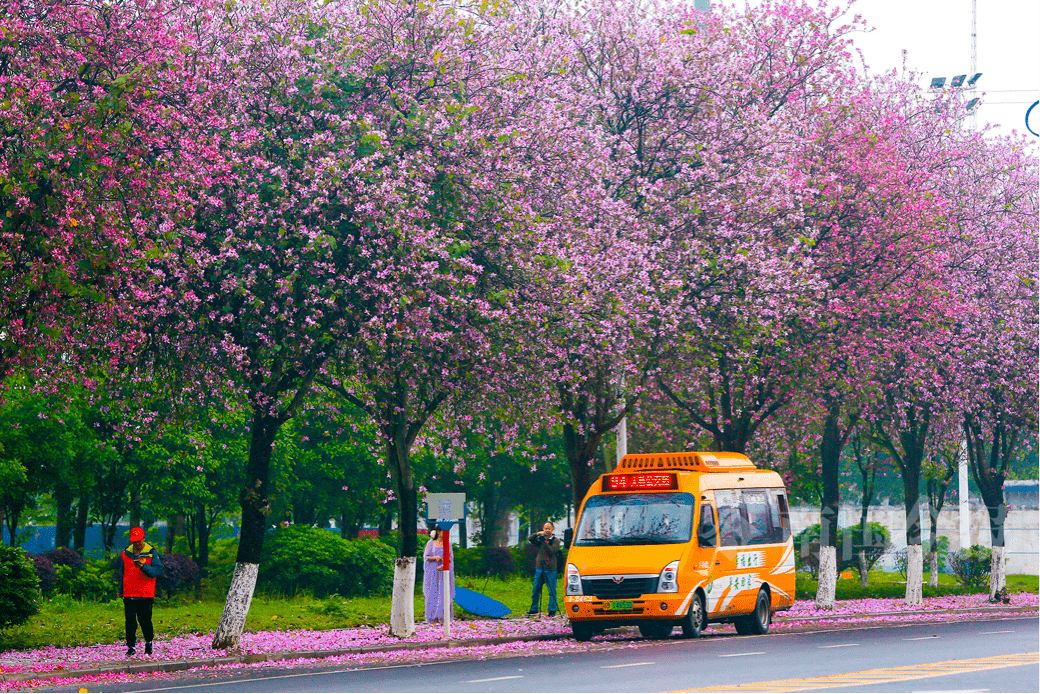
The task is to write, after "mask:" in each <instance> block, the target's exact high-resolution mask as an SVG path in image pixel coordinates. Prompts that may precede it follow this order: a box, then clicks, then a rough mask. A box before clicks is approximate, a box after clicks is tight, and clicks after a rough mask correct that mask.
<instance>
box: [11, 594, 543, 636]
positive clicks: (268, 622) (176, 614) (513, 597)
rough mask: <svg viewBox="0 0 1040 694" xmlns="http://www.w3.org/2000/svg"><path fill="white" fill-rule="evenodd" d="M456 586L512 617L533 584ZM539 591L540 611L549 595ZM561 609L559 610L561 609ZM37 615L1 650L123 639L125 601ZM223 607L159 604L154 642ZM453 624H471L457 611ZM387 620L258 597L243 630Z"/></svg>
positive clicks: (379, 609)
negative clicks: (485, 598)
mask: <svg viewBox="0 0 1040 694" xmlns="http://www.w3.org/2000/svg"><path fill="white" fill-rule="evenodd" d="M456 585H460V586H463V587H465V588H469V589H471V590H476V591H478V592H482V593H484V594H485V595H487V596H489V597H492V598H494V599H495V600H498V601H500V602H502V603H504V604H505V605H507V606H508V607H509V608H510V609H512V610H513V614H512V615H510V616H514V615H519V614H521V613H524V612H526V611H527V610H528V609H529V608H530V606H531V579H530V578H522V577H511V578H508V579H505V580H499V579H491V580H490V581H485V579H483V578H480V579H476V578H466V577H464V576H460V577H458V578H457V579H456ZM557 585H558V592H557V594H558V595H559V596H560V601H561V602H562V597H563V579H562V578H561V579H560V581H559V582H558V584H557ZM416 592H417V593H418V595H417V596H416V598H415V616H416V619H417V620H419V621H421V620H422V618H423V610H424V603H423V598H422V586H421V585H419V586H417V591H416ZM546 592H547V591H545V590H544V589H543V590H542V605H543V609H545V607H546V606H547V604H548V596H547V595H546ZM561 607H562V605H561ZM40 608H41V609H40V612H39V614H37V615H36V616H35V617H33V618H32V619H30V620H29V622H27V623H26V624H23V625H22V626H19V627H10V628H8V629H5V630H0V651H5V650H11V649H14V650H24V649H28V648H41V647H44V646H70V645H80V644H94V643H115V642H117V641H121V640H122V639H123V601H122V600H113V601H111V602H87V601H79V600H74V599H71V598H68V597H66V596H57V597H55V598H51V599H48V600H44V601H43V603H42V604H41V606H40ZM223 610H224V602H223V600H220V599H215V598H210V599H205V600H201V601H195V600H191V599H186V598H174V599H172V600H157V601H156V604H155V608H154V611H153V614H152V622H153V624H154V626H155V633H156V637H157V638H162V637H163V636H176V635H178V634H190V633H195V632H210V631H212V630H213V629H215V628H216V626H217V624H218V623H219V622H220V615H221V613H222V612H223ZM455 618H456V619H473V617H472V616H470V615H468V614H467V613H464V612H463V611H462V610H460V609H459V608H458V606H455ZM389 621H390V598H389V597H369V598H341V597H338V596H334V597H330V598H326V599H323V600H322V599H317V598H314V597H311V596H309V595H297V596H295V597H292V598H287V597H281V596H276V595H263V594H257V595H256V596H254V598H253V602H252V604H251V605H250V608H249V617H248V619H247V620H246V630H247V631H268V630H282V631H287V630H293V629H336V628H348V627H357V626H368V625H375V624H386V623H388V622H389Z"/></svg>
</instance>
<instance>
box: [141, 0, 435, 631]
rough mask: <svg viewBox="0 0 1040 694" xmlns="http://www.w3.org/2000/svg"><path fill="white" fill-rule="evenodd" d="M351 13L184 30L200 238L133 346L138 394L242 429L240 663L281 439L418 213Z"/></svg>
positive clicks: (301, 6)
mask: <svg viewBox="0 0 1040 694" xmlns="http://www.w3.org/2000/svg"><path fill="white" fill-rule="evenodd" d="M354 9H355V8H351V7H348V6H347V5H345V4H335V5H329V6H326V7H324V8H321V9H316V8H314V7H313V6H312V5H311V4H310V3H307V2H298V1H296V0H279V1H276V2H263V3H260V2H257V3H239V4H236V5H233V6H227V7H215V8H212V9H208V8H205V7H203V8H200V9H197V10H195V11H192V12H190V13H187V14H186V15H185V17H184V18H183V23H184V25H185V26H191V27H192V33H193V35H195V36H197V37H198V39H197V41H198V45H197V47H196V49H195V52H194V53H193V54H192V58H193V62H192V63H191V66H190V68H191V69H190V70H187V71H186V72H187V76H186V79H187V80H188V82H189V87H190V90H189V93H191V94H192V95H193V96H192V100H191V101H189V102H187V103H186V104H184V105H182V108H183V110H184V111H185V112H186V113H190V114H191V115H192V117H193V119H194V120H193V121H192V122H191V123H190V125H191V127H192V130H191V131H190V133H191V135H192V136H193V140H192V146H193V147H194V152H195V154H196V155H197V159H196V161H197V162H198V170H197V171H196V172H195V173H194V174H193V180H194V181H195V183H196V185H197V192H196V193H195V194H194V196H193V199H192V204H193V211H194V215H193V219H192V223H191V225H190V226H187V227H186V228H183V229H181V230H180V231H181V233H180V235H179V236H178V237H177V239H176V244H175V248H174V250H173V251H172V252H170V253H168V254H166V255H163V256H162V257H160V258H157V259H156V260H154V261H153V262H152V264H151V270H152V276H151V277H150V278H149V279H150V281H149V282H148V283H147V284H145V285H144V286H145V289H144V290H143V291H142V292H141V298H140V304H139V305H140V306H141V310H140V319H141V321H142V322H141V324H140V325H139V330H138V333H137V335H139V336H141V337H140V339H145V338H147V344H146V349H145V350H144V355H145V357H144V359H145V360H146V361H147V364H148V365H149V366H150V367H151V368H152V371H153V373H154V374H155V375H154V376H152V377H150V378H149V379H148V380H142V381H140V382H139V390H140V391H142V392H144V394H145V396H147V397H152V398H154V397H155V396H156V394H157V393H158V392H159V391H160V390H161V389H162V388H167V389H168V391H170V392H169V398H168V399H169V401H171V402H172V403H174V404H177V403H181V404H189V403H190V402H191V401H192V400H208V399H213V398H224V399H226V400H228V401H229V404H231V405H232V406H238V405H241V406H243V407H245V408H246V409H247V411H248V413H249V414H248V431H249V437H250V443H249V449H248V460H247V463H246V466H245V474H244V478H245V483H244V486H243V488H242V489H241V491H240V494H239V503H240V506H241V512H242V531H241V535H240V539H239V548H238V555H237V562H236V567H235V572H234V576H233V578H232V582H231V586H230V588H229V592H228V600H227V603H226V606H225V610H224V614H223V616H222V618H221V623H220V625H219V627H218V629H217V631H216V634H215V636H214V640H213V646H214V648H232V647H235V646H236V645H237V644H238V641H239V638H240V636H241V633H242V629H243V626H244V623H245V618H246V615H247V614H248V609H249V603H250V601H251V598H252V593H253V589H254V586H255V581H256V575H257V569H258V564H259V561H260V555H261V550H262V546H263V538H264V533H265V531H266V530H267V528H268V526H269V521H268V512H269V510H270V503H271V498H270V495H271V493H272V492H271V489H270V488H269V483H270V470H271V458H272V452H273V448H274V445H275V439H276V437H277V434H278V432H279V430H280V429H281V427H282V426H283V425H284V424H285V423H286V422H287V421H289V419H290V418H292V417H294V416H296V415H297V414H298V413H299V412H300V411H301V410H302V409H303V408H304V407H305V405H306V404H307V403H308V401H309V397H310V394H311V391H312V389H313V387H314V384H315V380H316V379H317V377H318V376H319V375H320V374H321V373H322V372H323V370H324V369H325V368H326V366H327V365H328V362H329V360H330V359H332V358H333V357H335V356H339V355H341V354H342V353H343V350H344V349H345V348H344V345H345V343H346V341H347V340H348V339H350V338H353V337H354V336H356V335H358V334H359V332H360V331H361V329H362V321H363V320H367V319H369V318H370V317H371V315H372V314H371V312H369V311H367V310H366V309H369V308H370V307H372V306H374V305H378V304H379V303H380V302H382V301H383V300H384V299H385V296H386V293H387V292H386V290H385V289H384V287H383V285H382V284H381V283H380V282H381V278H380V273H381V272H382V271H383V270H384V269H385V268H383V267H382V265H381V261H382V259H381V258H380V256H379V255H378V249H379V248H380V247H381V246H382V247H383V248H386V247H393V246H394V245H395V243H396V240H397V236H396V230H398V229H402V228H404V227H405V225H407V224H409V219H408V217H409V215H411V214H412V213H413V211H414V210H413V208H412V206H411V204H410V203H411V201H412V200H414V198H413V197H412V196H411V193H410V188H411V186H412V181H411V180H410V176H411V175H414V169H413V170H406V169H400V170H399V169H397V168H396V167H395V165H394V164H395V163H396V161H398V160H396V159H395V158H394V157H401V158H402V159H404V160H407V158H408V157H409V156H410V154H409V153H410V152H411V153H414V154H416V156H418V157H420V158H421V145H420V144H419V143H417V142H412V143H406V144H413V145H415V146H416V149H414V150H409V149H408V147H402V149H401V150H396V151H394V152H392V153H388V151H387V148H386V147H385V139H386V132H385V131H384V130H383V127H384V126H385V125H386V122H385V121H381V120H380V119H378V118H376V117H373V116H372V113H373V112H375V111H381V112H382V113H384V114H385V113H387V112H389V113H396V114H397V115H398V116H400V112H399V111H397V110H396V105H394V104H392V103H390V104H386V103H382V100H383V99H385V98H386V97H387V96H388V95H387V93H386V91H383V90H381V89H378V88H376V87H374V86H373V83H372V82H370V78H371V72H370V71H371V70H373V69H374V67H377V66H373V65H372V64H371V63H366V62H365V58H366V56H365V55H364V52H363V51H362V49H361V48H360V47H356V46H357V44H356V43H355V41H354V37H357V36H358V35H359V31H358V25H359V24H360V25H362V26H363V25H364V20H362V19H361V14H360V13H359V12H355V11H354ZM391 154H392V155H393V156H391ZM130 339H134V338H133V336H131V338H130Z"/></svg>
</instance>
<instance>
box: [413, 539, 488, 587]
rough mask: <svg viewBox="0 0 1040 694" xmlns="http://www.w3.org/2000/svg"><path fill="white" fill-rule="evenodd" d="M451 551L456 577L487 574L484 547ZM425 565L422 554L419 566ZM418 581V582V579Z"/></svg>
mask: <svg viewBox="0 0 1040 694" xmlns="http://www.w3.org/2000/svg"><path fill="white" fill-rule="evenodd" d="M451 549H452V553H451V554H452V561H453V562H454V563H455V575H456V576H483V575H484V574H485V573H486V572H485V570H484V552H483V550H484V548H483V547H469V548H467V549H460V548H456V547H452V548H451ZM424 563H425V562H423V560H422V556H421V553H420V556H419V566H422V565H423V564H424ZM416 580H417V581H418V579H416Z"/></svg>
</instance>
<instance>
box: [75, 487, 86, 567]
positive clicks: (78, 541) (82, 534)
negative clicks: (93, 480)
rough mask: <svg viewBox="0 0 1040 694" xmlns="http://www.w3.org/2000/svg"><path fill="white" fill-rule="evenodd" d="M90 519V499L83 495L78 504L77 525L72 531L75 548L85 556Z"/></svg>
mask: <svg viewBox="0 0 1040 694" xmlns="http://www.w3.org/2000/svg"><path fill="white" fill-rule="evenodd" d="M89 517H90V497H89V496H88V495H86V494H83V495H82V496H80V497H79V501H78V502H77V504H76V525H75V527H74V528H73V531H72V545H73V548H74V549H75V550H76V551H77V552H79V553H80V554H83V550H84V549H85V546H86V544H87V521H88V520H89Z"/></svg>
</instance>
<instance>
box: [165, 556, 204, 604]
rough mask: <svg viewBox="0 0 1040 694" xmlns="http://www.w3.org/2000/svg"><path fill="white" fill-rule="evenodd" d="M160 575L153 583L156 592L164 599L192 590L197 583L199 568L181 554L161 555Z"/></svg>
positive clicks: (189, 558)
mask: <svg viewBox="0 0 1040 694" xmlns="http://www.w3.org/2000/svg"><path fill="white" fill-rule="evenodd" d="M159 559H160V560H161V561H162V565H163V572H162V575H161V576H159V578H158V579H157V580H156V581H155V588H156V591H157V592H160V591H161V592H162V594H163V595H165V596H166V597H170V596H171V595H175V594H177V593H184V592H186V591H189V590H192V589H194V588H195V586H196V585H198V582H199V567H198V565H197V564H196V563H195V562H194V561H192V559H191V557H188V556H185V555H183V554H162V555H160V556H159Z"/></svg>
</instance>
